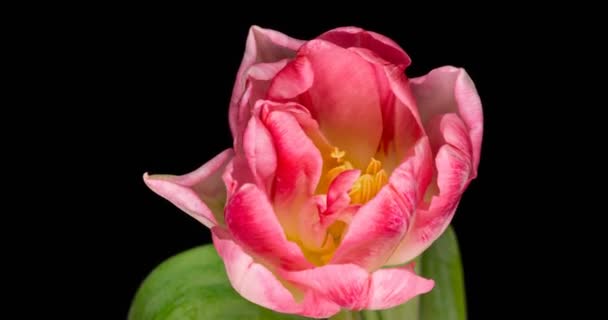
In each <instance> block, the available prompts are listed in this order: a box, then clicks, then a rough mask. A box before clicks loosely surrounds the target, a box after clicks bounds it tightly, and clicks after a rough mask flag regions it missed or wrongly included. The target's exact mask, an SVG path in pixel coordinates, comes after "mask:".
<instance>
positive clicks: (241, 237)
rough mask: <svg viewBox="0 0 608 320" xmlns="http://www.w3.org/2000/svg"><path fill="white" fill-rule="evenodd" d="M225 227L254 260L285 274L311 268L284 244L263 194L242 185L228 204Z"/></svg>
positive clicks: (295, 247)
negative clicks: (255, 258)
mask: <svg viewBox="0 0 608 320" xmlns="http://www.w3.org/2000/svg"><path fill="white" fill-rule="evenodd" d="M225 212H226V213H225V215H226V225H227V226H228V229H229V230H230V232H231V234H232V236H233V237H234V239H235V241H236V242H237V243H238V244H239V245H241V246H243V247H244V248H245V249H246V250H247V251H248V252H251V253H252V254H253V255H254V256H255V257H259V258H260V259H263V260H264V261H265V262H267V263H271V264H272V265H275V266H279V267H281V268H285V269H288V270H294V269H295V270H298V269H303V268H310V267H312V264H310V263H309V262H308V261H307V260H306V258H305V257H304V255H303V254H302V251H301V250H300V248H299V247H298V245H296V244H295V243H293V242H290V241H287V239H286V238H285V233H284V232H283V229H282V227H281V225H280V224H279V221H278V220H277V217H276V215H275V212H274V210H273V208H272V205H271V204H270V202H269V201H268V198H267V196H266V194H264V193H263V192H261V191H260V190H259V189H258V188H257V187H256V186H255V185H252V184H245V185H243V186H242V187H241V188H240V189H239V190H238V191H237V192H236V193H235V194H234V195H233V196H232V197H231V198H230V199H229V201H228V203H227V204H226V209H225Z"/></svg>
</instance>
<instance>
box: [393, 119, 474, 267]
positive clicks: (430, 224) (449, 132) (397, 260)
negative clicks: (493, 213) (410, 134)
mask: <svg viewBox="0 0 608 320" xmlns="http://www.w3.org/2000/svg"><path fill="white" fill-rule="evenodd" d="M429 130H430V132H429V136H430V137H431V143H432V145H433V148H434V149H438V151H437V156H436V158H435V165H436V170H437V177H436V180H437V184H436V186H434V187H433V188H431V189H430V190H429V191H428V192H429V194H428V195H427V197H430V198H431V199H430V204H427V205H426V206H421V207H420V208H419V210H418V211H419V213H418V215H417V216H416V222H415V223H414V225H413V226H412V228H411V230H410V231H409V232H408V234H407V235H406V237H405V238H404V239H403V241H402V242H401V243H400V245H399V246H398V247H397V249H396V250H395V252H394V253H393V255H392V256H391V258H390V259H389V260H388V262H387V264H389V265H395V264H401V263H404V262H407V261H410V260H412V259H414V258H415V257H417V256H418V255H419V254H421V253H422V252H423V251H424V250H426V249H427V248H428V247H429V246H430V245H431V244H432V243H433V242H434V241H435V240H436V239H437V238H438V237H439V236H440V235H441V234H442V233H443V232H444V231H445V229H446V228H447V226H448V225H449V223H450V221H451V220H452V217H453V216H454V212H455V211H456V208H457V206H458V203H459V201H460V198H461V196H462V193H463V192H464V190H465V188H466V187H467V185H468V183H469V182H470V181H471V179H472V177H473V162H472V156H471V154H470V153H467V152H465V150H471V146H470V141H469V139H468V135H467V132H468V131H467V128H466V125H465V124H464V122H463V121H462V120H461V119H460V118H459V117H458V116H457V115H455V114H444V115H440V116H438V117H436V118H435V119H433V120H431V121H430V122H429ZM438 144H439V146H438ZM436 193H438V194H436Z"/></svg>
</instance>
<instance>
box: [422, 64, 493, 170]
mask: <svg viewBox="0 0 608 320" xmlns="http://www.w3.org/2000/svg"><path fill="white" fill-rule="evenodd" d="M411 87H412V91H413V93H414V95H415V97H416V101H417V103H418V108H419V109H420V115H421V117H422V121H423V122H424V124H425V127H426V126H427V124H428V123H429V121H430V120H431V119H432V118H433V117H434V116H436V115H439V114H444V113H455V114H457V115H458V116H459V117H460V118H462V120H463V121H464V123H465V124H466V127H467V129H468V132H469V139H470V140H471V146H472V149H473V154H472V159H473V168H472V169H473V176H472V178H475V176H477V166H478V165H479V156H480V152H481V141H482V135H483V112H482V108H481V100H480V98H479V95H478V94H477V89H476V88H475V84H474V83H473V81H472V80H471V78H470V77H469V75H468V74H467V72H466V71H465V70H464V69H461V68H455V67H451V66H446V67H441V68H438V69H435V70H433V71H431V72H429V74H427V75H425V76H423V77H420V78H415V79H412V80H411ZM427 130H428V129H427Z"/></svg>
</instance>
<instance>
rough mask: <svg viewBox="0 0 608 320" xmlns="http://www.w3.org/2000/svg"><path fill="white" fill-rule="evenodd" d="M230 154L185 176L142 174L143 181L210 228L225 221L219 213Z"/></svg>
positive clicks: (222, 155)
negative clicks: (223, 175) (224, 176)
mask: <svg viewBox="0 0 608 320" xmlns="http://www.w3.org/2000/svg"><path fill="white" fill-rule="evenodd" d="M233 155H234V153H233V151H232V149H226V150H224V151H223V152H221V153H220V154H218V155H217V156H215V157H214V158H213V159H211V160H209V162H207V163H205V164H204V165H202V166H201V167H200V168H198V169H196V170H195V171H193V172H190V173H188V174H185V175H180V176H175V175H162V174H155V175H148V173H145V174H144V182H145V183H146V185H147V186H148V187H149V188H150V189H152V191H154V192H155V193H157V194H158V195H160V196H161V197H163V198H165V199H167V200H169V201H170V202H171V203H173V204H174V205H175V206H177V207H178V208H180V209H181V210H183V211H184V212H186V213H188V214H189V215H190V216H192V217H193V218H195V219H196V220H198V221H199V222H201V223H202V224H204V225H205V226H207V227H208V228H211V227H213V226H215V225H217V224H222V223H223V222H224V219H223V214H222V212H223V208H224V203H225V201H226V187H225V186H224V184H223V183H222V174H223V173H224V169H225V168H226V166H227V165H228V164H229V163H230V162H231V160H232V158H233Z"/></svg>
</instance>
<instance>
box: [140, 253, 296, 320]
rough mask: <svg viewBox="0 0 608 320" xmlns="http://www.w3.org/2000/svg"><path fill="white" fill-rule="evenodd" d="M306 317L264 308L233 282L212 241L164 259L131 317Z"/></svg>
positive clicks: (146, 283) (192, 319) (157, 319)
mask: <svg viewBox="0 0 608 320" xmlns="http://www.w3.org/2000/svg"><path fill="white" fill-rule="evenodd" d="M170 319H185V320H199V319H226V320H230V319H252V320H256V319H257V320H261V319H268V320H272V319H293V320H295V319H306V318H302V317H297V316H291V315H285V314H281V313H276V312H274V311H271V310H268V309H265V308H262V307H260V306H258V305H255V304H253V303H251V302H249V301H247V300H245V299H244V298H242V297H241V296H240V295H239V294H238V293H237V292H236V291H234V289H233V288H232V286H231V285H230V283H229V282H228V278H227V276H226V272H225V269H224V264H223V262H222V260H221V259H220V258H219V256H218V255H217V252H216V251H215V248H214V247H213V246H212V245H205V246H201V247H197V248H194V249H191V250H188V251H185V252H183V253H180V254H178V255H176V256H174V257H172V258H170V259H168V260H166V261H165V262H163V263H161V264H160V265H159V266H158V267H157V268H156V269H155V270H153V271H152V272H151V273H150V275H148V277H147V278H146V279H145V280H144V282H143V283H142V285H141V286H140V288H139V289H138V291H137V293H136V294H135V298H134V300H133V303H132V305H131V309H130V310H129V320H170Z"/></svg>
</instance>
